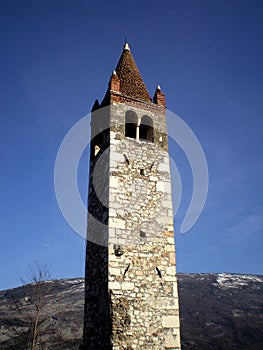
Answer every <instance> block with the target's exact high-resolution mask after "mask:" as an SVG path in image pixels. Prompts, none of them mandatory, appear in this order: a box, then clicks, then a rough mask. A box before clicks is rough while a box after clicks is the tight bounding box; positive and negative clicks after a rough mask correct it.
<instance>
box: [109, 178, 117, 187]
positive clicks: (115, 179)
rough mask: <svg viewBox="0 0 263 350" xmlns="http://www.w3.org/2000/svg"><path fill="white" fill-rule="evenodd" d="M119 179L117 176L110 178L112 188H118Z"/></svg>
mask: <svg viewBox="0 0 263 350" xmlns="http://www.w3.org/2000/svg"><path fill="white" fill-rule="evenodd" d="M118 187H119V179H118V177H117V176H110V188H118Z"/></svg>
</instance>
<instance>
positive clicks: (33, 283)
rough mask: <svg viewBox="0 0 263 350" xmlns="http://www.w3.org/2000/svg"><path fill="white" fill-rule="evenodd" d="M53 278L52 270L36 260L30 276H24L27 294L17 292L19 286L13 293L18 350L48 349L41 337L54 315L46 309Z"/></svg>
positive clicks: (12, 332)
mask: <svg viewBox="0 0 263 350" xmlns="http://www.w3.org/2000/svg"><path fill="white" fill-rule="evenodd" d="M50 279H51V272H50V269H49V268H48V267H47V265H45V264H43V263H40V262H38V261H35V262H34V263H33V264H30V265H29V266H28V271H27V275H26V277H21V278H20V280H21V283H22V285H23V286H24V289H23V294H20V293H16V289H15V290H14V293H12V294H11V295H10V309H11V310H10V311H12V312H13V313H14V314H15V315H16V317H15V318H12V319H10V320H9V323H10V325H11V327H10V329H9V331H10V335H11V337H12V339H13V340H14V344H15V349H17V350H19V349H23V350H37V349H43V350H44V349H46V347H45V345H44V344H41V342H39V337H40V336H43V335H44V334H45V329H46V327H45V326H46V323H47V322H48V320H49V319H50V317H51V315H49V314H47V313H46V312H44V311H45V307H46V305H47V295H48V293H49V291H50V284H49V281H50ZM18 319H19V320H18ZM18 325H19V326H18Z"/></svg>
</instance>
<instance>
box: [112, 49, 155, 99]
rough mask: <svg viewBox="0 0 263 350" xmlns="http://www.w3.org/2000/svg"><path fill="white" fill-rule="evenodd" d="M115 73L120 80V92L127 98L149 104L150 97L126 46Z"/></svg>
mask: <svg viewBox="0 0 263 350" xmlns="http://www.w3.org/2000/svg"><path fill="white" fill-rule="evenodd" d="M116 73H117V76H118V78H119V79H120V92H121V93H123V94H125V95H127V96H129V97H134V98H138V99H141V100H144V101H147V102H151V97H150V95H149V93H148V91H147V88H146V86H145V84H144V82H143V80H142V77H141V74H140V72H139V70H138V68H137V66H136V63H135V61H134V58H133V56H132V54H131V51H130V49H129V46H128V44H126V45H125V46H124V50H123V52H122V55H121V57H120V59H119V62H118V64H117V68H116Z"/></svg>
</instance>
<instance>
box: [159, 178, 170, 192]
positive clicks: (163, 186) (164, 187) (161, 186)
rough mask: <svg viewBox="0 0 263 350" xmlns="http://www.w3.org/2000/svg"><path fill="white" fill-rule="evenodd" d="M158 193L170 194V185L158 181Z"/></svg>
mask: <svg viewBox="0 0 263 350" xmlns="http://www.w3.org/2000/svg"><path fill="white" fill-rule="evenodd" d="M156 190H157V191H158V192H164V193H171V183H170V182H165V181H158V182H157V185H156Z"/></svg>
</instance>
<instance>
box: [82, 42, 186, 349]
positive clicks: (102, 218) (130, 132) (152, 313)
mask: <svg viewBox="0 0 263 350" xmlns="http://www.w3.org/2000/svg"><path fill="white" fill-rule="evenodd" d="M91 136H92V141H91V144H90V169H89V170H90V171H89V194H88V213H89V214H88V230H87V250H86V274H85V312H84V342H83V349H85V350H86V349H90V350H108V349H115V350H132V349H149V350H154V349H156V350H160V349H173V350H180V349H181V346H180V323H179V305H178V294H177V277H176V259H175V243H174V226H173V208H172V191H171V179H170V165H169V155H168V135H167V125H166V101H165V95H164V94H163V92H162V90H161V88H160V86H158V87H157V89H156V91H155V94H154V97H153V98H151V97H150V95H149V93H148V91H147V88H146V86H145V84H144V82H143V80H142V77H141V75H140V73H139V70H138V68H137V66H136V63H135V61H134V59H133V56H132V54H131V51H130V48H129V45H128V44H127V43H126V44H125V46H124V49H123V52H122V54H121V57H120V59H119V62H118V64H117V67H116V69H115V71H114V72H113V73H112V75H111V78H110V81H109V84H108V90H107V92H106V95H105V97H104V99H103V100H102V102H101V103H99V102H98V100H97V101H96V102H95V103H94V106H93V108H92V116H91Z"/></svg>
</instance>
